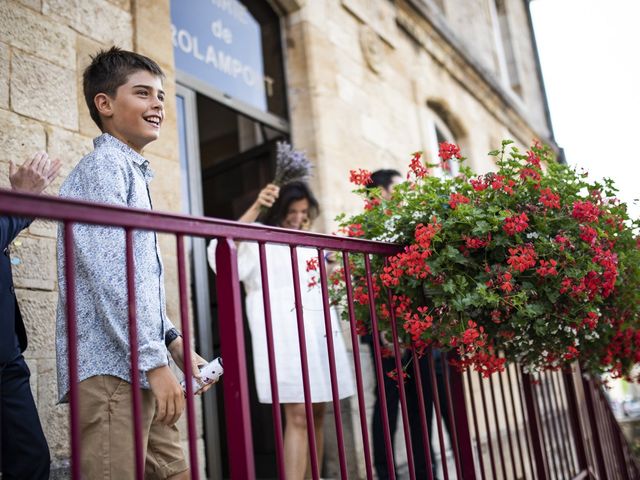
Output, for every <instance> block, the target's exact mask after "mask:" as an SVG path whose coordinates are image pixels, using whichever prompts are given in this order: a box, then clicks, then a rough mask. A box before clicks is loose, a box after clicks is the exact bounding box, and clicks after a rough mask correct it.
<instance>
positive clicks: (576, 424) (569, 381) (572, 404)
mask: <svg viewBox="0 0 640 480" xmlns="http://www.w3.org/2000/svg"><path fill="white" fill-rule="evenodd" d="M562 378H563V379H564V390H565V392H566V397H567V413H568V415H569V422H570V424H571V430H572V432H573V438H574V445H575V447H576V456H577V460H578V473H581V472H583V471H585V470H588V469H589V464H588V463H587V455H586V453H585V440H584V436H583V435H582V428H581V421H580V416H579V414H578V397H577V392H576V387H575V384H574V382H573V366H572V367H571V372H563V374H562Z"/></svg>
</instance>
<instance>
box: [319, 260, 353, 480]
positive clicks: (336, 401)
mask: <svg viewBox="0 0 640 480" xmlns="http://www.w3.org/2000/svg"><path fill="white" fill-rule="evenodd" d="M318 265H319V267H320V287H321V289H322V308H323V310H324V329H325V334H326V337H327V354H328V355H329V376H330V377H331V395H332V397H333V417H334V420H335V425H336V439H337V442H338V459H339V462H340V475H341V478H343V479H346V478H348V474H347V458H346V456H345V449H344V435H343V432H342V412H341V411H340V392H339V389H338V375H337V373H336V357H335V350H334V345H333V326H332V324H331V310H330V307H329V291H328V289H327V266H326V264H325V259H324V251H323V250H322V249H321V248H319V249H318Z"/></svg>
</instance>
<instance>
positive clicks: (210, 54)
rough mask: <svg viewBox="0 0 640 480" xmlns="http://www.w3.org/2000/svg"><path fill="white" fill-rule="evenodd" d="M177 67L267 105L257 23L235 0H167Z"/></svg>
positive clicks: (263, 107) (249, 100) (227, 91)
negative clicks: (169, 5) (169, 6)
mask: <svg viewBox="0 0 640 480" xmlns="http://www.w3.org/2000/svg"><path fill="white" fill-rule="evenodd" d="M171 36H172V42H173V52H174V56H175V64H176V68H177V69H178V70H181V71H183V72H185V73H187V74H189V75H192V76H194V77H196V78H198V79H200V80H202V81H204V82H206V83H207V84H209V85H211V86H213V87H215V88H216V89H218V90H220V91H222V92H223V93H225V94H227V95H229V96H231V97H232V98H235V99H238V100H241V101H243V102H245V103H248V104H249V105H251V106H253V107H256V108H258V109H260V110H263V111H266V110H267V102H266V95H265V77H264V69H263V58H262V38H261V32H260V24H259V23H258V22H257V21H256V20H255V19H254V18H253V16H252V15H251V13H250V12H249V11H248V10H247V8H246V7H245V6H244V5H243V4H242V3H240V2H239V1H238V0H172V2H171Z"/></svg>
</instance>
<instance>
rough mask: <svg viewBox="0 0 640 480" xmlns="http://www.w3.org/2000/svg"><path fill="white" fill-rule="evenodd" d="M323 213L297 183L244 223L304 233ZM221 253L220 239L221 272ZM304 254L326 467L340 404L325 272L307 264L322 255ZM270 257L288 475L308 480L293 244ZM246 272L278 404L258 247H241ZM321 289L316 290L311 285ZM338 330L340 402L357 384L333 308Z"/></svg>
mask: <svg viewBox="0 0 640 480" xmlns="http://www.w3.org/2000/svg"><path fill="white" fill-rule="evenodd" d="M265 209H268V210H267V211H266V213H264V211H265ZM261 213H263V214H262V215H261ZM317 213H318V203H317V201H316V199H315V198H314V197H313V194H312V193H311V191H310V190H309V188H308V187H307V186H306V185H305V184H304V183H301V182H293V183H290V184H287V185H285V186H283V187H282V188H279V187H277V186H276V185H272V184H269V185H267V186H266V187H265V188H263V189H262V190H261V191H260V194H259V195H258V198H257V199H256V200H255V202H254V203H253V205H252V206H251V207H250V208H249V209H248V210H247V211H246V212H245V213H244V214H243V215H242V216H241V217H240V218H239V219H238V221H240V222H247V223H252V222H255V221H256V220H257V219H258V217H261V218H260V219H261V220H262V222H263V223H264V224H266V225H272V226H278V227H283V228H290V229H293V230H301V229H302V228H303V227H305V226H306V225H308V224H309V223H310V221H311V220H312V219H313V218H314V217H315V216H316V215H317ZM215 249H216V241H215V240H213V241H212V242H211V243H210V244H209V248H208V252H207V253H208V259H209V265H210V266H211V267H212V268H213V269H214V270H215ZM297 252H298V269H299V272H300V295H301V299H302V307H303V308H302V312H303V316H304V333H305V337H306V338H305V340H306V347H307V361H308V365H309V381H310V390H311V401H312V403H313V418H314V429H315V439H316V447H317V452H318V463H319V465H322V452H323V448H322V447H323V443H324V436H323V420H324V413H325V405H326V402H329V401H331V400H332V395H331V379H330V376H329V358H328V351H327V339H326V332H325V322H324V311H323V303H322V292H321V289H320V284H319V281H318V282H317V284H315V283H316V282H314V278H313V277H314V276H315V277H316V280H317V276H318V275H319V274H318V272H317V271H313V270H312V271H307V261H309V260H311V259H313V258H315V259H316V261H317V258H318V252H317V250H316V249H311V248H298V249H297ZM266 255H267V271H268V278H269V297H270V302H271V319H272V324H273V338H274V351H275V357H276V371H277V377H278V397H279V400H280V403H282V404H283V407H284V413H285V420H286V426H285V431H284V455H285V469H286V475H287V478H290V479H293V480H296V479H302V478H304V474H305V470H306V468H307V461H308V458H309V457H308V455H309V454H308V437H307V423H306V416H305V407H304V392H303V385H302V367H301V361H300V348H299V343H298V342H299V340H298V326H297V320H296V308H295V298H294V289H293V274H292V269H291V253H290V249H289V246H287V245H275V244H267V246H266ZM238 273H239V277H240V280H241V281H242V282H243V283H244V286H245V291H246V299H245V307H246V313H247V318H248V320H249V328H250V330H251V340H252V348H253V362H254V368H255V381H256V388H257V391H258V399H259V401H260V403H272V400H271V386H270V381H269V361H268V356H267V341H266V330H265V315H264V308H263V297H262V281H261V277H260V257H259V254H258V246H257V244H256V243H254V242H241V243H239V244H238ZM314 284H315V286H311V285H314ZM331 326H332V328H331V330H332V332H331V334H332V336H333V343H334V353H335V359H336V371H337V373H338V392H339V396H340V398H345V397H348V396H351V395H353V390H354V383H353V376H352V374H351V366H350V363H349V360H348V358H347V350H346V348H345V344H344V340H343V338H342V333H341V331H340V325H339V320H338V317H337V315H336V312H335V311H334V310H333V308H332V309H331Z"/></svg>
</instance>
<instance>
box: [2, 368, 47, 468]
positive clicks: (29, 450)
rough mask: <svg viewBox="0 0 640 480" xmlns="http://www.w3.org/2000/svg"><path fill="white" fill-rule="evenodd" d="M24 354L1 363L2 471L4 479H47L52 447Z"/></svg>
mask: <svg viewBox="0 0 640 480" xmlns="http://www.w3.org/2000/svg"><path fill="white" fill-rule="evenodd" d="M29 376H30V372H29V367H27V364H26V363H25V361H24V358H23V357H22V355H20V356H19V357H18V358H16V359H15V360H13V361H11V362H9V363H6V364H4V365H0V471H2V474H3V476H2V479H3V480H27V479H28V480H48V479H49V466H50V458H49V447H48V446H47V441H46V439H45V437H44V433H43V432H42V426H41V425H40V419H39V418H38V411H37V410H36V404H35V402H34V401H33V395H32V394H31V388H30V386H29Z"/></svg>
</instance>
